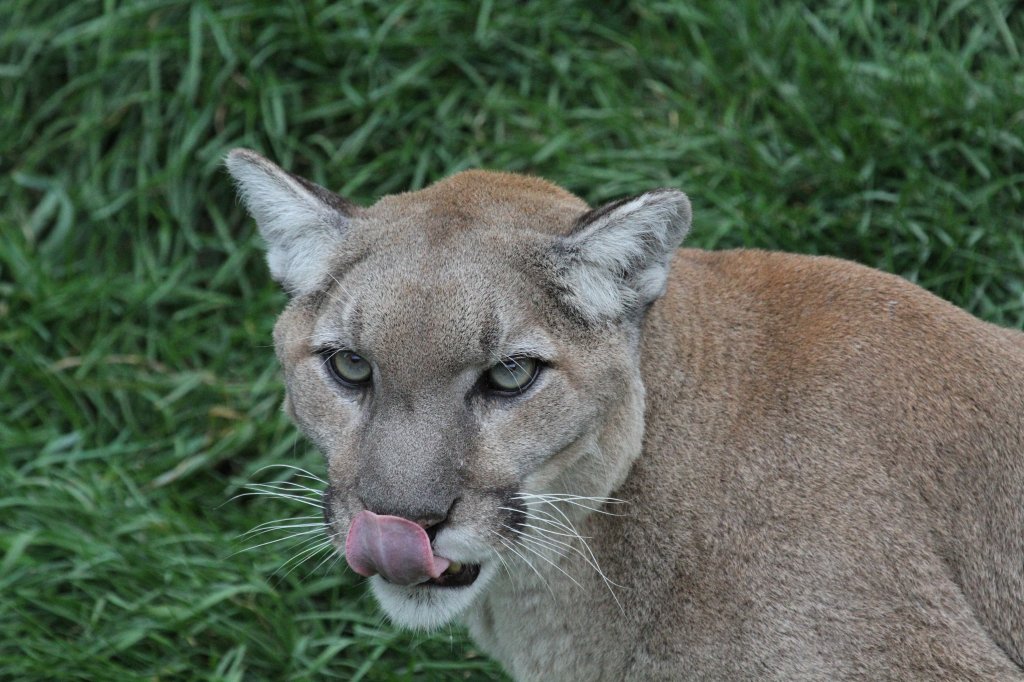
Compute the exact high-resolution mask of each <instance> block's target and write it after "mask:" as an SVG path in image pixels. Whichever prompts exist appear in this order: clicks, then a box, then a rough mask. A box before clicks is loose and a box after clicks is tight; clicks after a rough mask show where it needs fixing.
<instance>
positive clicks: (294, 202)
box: [225, 149, 360, 295]
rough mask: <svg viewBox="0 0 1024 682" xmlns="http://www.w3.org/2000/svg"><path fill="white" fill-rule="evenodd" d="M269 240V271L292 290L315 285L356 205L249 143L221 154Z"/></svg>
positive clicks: (303, 291) (305, 289)
mask: <svg viewBox="0 0 1024 682" xmlns="http://www.w3.org/2000/svg"><path fill="white" fill-rule="evenodd" d="M225 165H227V168H228V172H229V173H231V177H232V178H234V180H235V184H236V185H237V188H238V193H239V195H240V196H241V198H242V202H243V203H244V204H245V207H246V208H247V209H248V210H249V214H250V215H252V217H253V218H255V219H256V224H257V225H258V226H259V229H260V234H261V235H262V236H263V239H264V240H265V241H266V244H267V263H268V264H269V265H270V274H271V276H273V278H274V279H275V280H277V281H278V282H280V283H281V286H283V287H284V289H285V290H286V291H287V292H288V293H289V294H292V295H301V294H306V293H309V292H311V291H314V290H315V289H316V288H317V286H318V285H319V284H320V282H321V281H322V280H323V278H324V277H325V273H326V272H327V270H328V261H329V259H330V257H331V255H332V254H333V248H332V247H334V246H336V245H337V244H338V243H340V242H341V240H342V238H343V237H344V234H345V231H346V230H347V228H348V225H349V223H350V221H351V219H352V218H353V217H354V216H356V215H358V213H359V210H360V209H359V208H358V207H356V206H354V205H353V204H351V203H349V202H348V201H346V200H345V199H343V198H341V197H340V196H338V195H337V194H334V193H333V192H330V191H328V190H326V189H324V188H323V187H320V186H319V185H316V184H313V183H312V182H309V181H308V180H304V179H303V178H300V177H298V176H295V175H292V174H291V173H288V172H287V171H284V170H282V169H281V168H279V167H278V166H277V165H275V164H274V163H272V162H271V161H269V160H267V159H265V158H263V157H262V156H260V155H259V154H257V153H256V152H253V151H250V150H248V149H233V150H232V151H231V152H229V153H228V156H227V159H225Z"/></svg>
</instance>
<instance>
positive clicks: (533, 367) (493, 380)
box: [487, 356, 540, 393]
mask: <svg viewBox="0 0 1024 682" xmlns="http://www.w3.org/2000/svg"><path fill="white" fill-rule="evenodd" d="M538 369H540V363H539V362H537V359H536V358H527V357H522V356H520V357H515V358H505V359H504V360H502V361H501V362H499V363H498V364H496V365H494V366H493V367H491V368H490V369H489V370H487V383H488V384H489V385H490V388H491V390H493V391H500V392H502V393H510V392H517V393H521V392H522V391H524V390H526V388H527V387H528V386H529V385H530V384H532V383H533V380H534V379H536V378H537V370H538Z"/></svg>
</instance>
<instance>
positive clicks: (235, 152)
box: [224, 147, 267, 167]
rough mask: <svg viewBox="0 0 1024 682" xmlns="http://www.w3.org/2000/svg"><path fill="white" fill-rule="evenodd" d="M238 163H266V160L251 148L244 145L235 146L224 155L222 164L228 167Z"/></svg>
mask: <svg viewBox="0 0 1024 682" xmlns="http://www.w3.org/2000/svg"><path fill="white" fill-rule="evenodd" d="M240 163H267V160H266V159H265V158H263V157H262V156H260V155H259V154H257V153H256V152H254V151H253V150H251V149H246V148H245V147H235V148H234V149H232V150H231V151H229V152H228V153H227V154H226V155H225V156H224V164H225V165H226V166H228V167H231V166H235V165H238V164H240Z"/></svg>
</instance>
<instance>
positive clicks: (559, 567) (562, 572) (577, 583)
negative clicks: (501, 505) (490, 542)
mask: <svg viewBox="0 0 1024 682" xmlns="http://www.w3.org/2000/svg"><path fill="white" fill-rule="evenodd" d="M502 525H504V524H502ZM505 527H506V528H508V526H505ZM509 530H511V531H512V532H513V533H518V531H516V530H515V529H513V528H509ZM518 535H519V537H520V538H522V539H524V540H529V541H532V542H536V539H535V538H531V537H529V536H527V535H526V534H525V533H518ZM519 546H520V547H521V548H522V549H523V550H525V551H527V552H530V553H531V554H533V555H534V556H535V557H537V558H539V559H542V560H544V561H546V562H548V563H549V564H551V565H552V566H554V568H555V569H556V570H557V571H558V572H560V573H561V574H562V575H564V576H565V577H566V578H568V579H569V580H571V581H572V582H573V583H574V584H575V585H576V587H578V588H580V589H581V590H582V589H583V585H580V584H579V582H578V581H577V580H576V578H573V577H572V576H571V575H569V574H568V573H566V572H565V569H563V568H562V567H561V566H559V565H558V564H556V563H555V562H554V561H552V560H551V559H549V558H547V557H546V556H544V555H543V554H541V553H540V552H538V551H537V550H536V549H533V548H532V547H528V546H526V545H519ZM541 546H542V547H543V546H544V545H541ZM554 551H555V553H557V554H558V555H559V556H561V557H565V555H564V554H562V553H561V552H559V551H558V550H554Z"/></svg>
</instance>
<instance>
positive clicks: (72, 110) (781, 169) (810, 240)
mask: <svg viewBox="0 0 1024 682" xmlns="http://www.w3.org/2000/svg"><path fill="white" fill-rule="evenodd" d="M1022 51H1024V7H1022V6H1021V5H1020V3H1017V2H1013V1H1012V0H1006V1H998V0H971V1H964V0H960V1H956V2H937V1H935V0H923V1H921V2H913V3H911V2H872V1H870V0H857V1H854V0H822V1H819V2H809V1H808V2H767V1H752V0H750V1H738V2H656V1H651V2H640V1H635V2H613V3H588V2H570V1H568V0H535V1H533V2H528V3H514V4H512V3H498V2H493V0H483V2H480V3H478V4H477V3H465V2H458V1H456V0H430V1H428V2H424V1H420V2H412V1H409V2H382V1H379V0H365V1H354V2H335V3H331V2H323V1H317V0H308V1H299V0H281V1H280V2H274V3H262V2H255V1H254V0H239V1H237V2H229V3H213V2H194V3H189V2H182V1H177V0H137V1H134V2H118V1H116V0H103V1H102V2H100V1H80V2H70V3H68V2H55V1H53V0H0V231H2V232H0V349H2V362H0V451H2V459H0V679H10V680H37V679H61V680H71V679H82V680H129V679H147V680H163V679H203V680H242V679H247V680H263V679H266V680H303V679H344V680H358V679H366V680H411V679H426V680H431V679H501V676H500V673H499V672H498V670H497V668H496V667H495V666H493V664H490V663H489V662H487V661H486V660H484V659H483V658H482V657H481V656H480V655H479V654H477V653H475V652H474V651H473V649H472V645H470V644H468V643H467V642H466V641H465V639H464V635H463V634H462V633H461V632H459V631H457V630H448V631H443V632H441V633H439V634H436V635H433V636H429V637H428V636H425V635H422V634H409V633H400V632H395V631H393V630H392V629H391V628H390V627H388V626H387V624H386V623H384V622H383V621H382V619H381V617H380V615H379V613H378V612H377V611H376V610H375V607H374V605H373V603H372V600H371V599H369V598H368V597H367V596H366V595H365V592H364V589H363V586H362V585H360V584H359V581H358V580H356V579H355V577H354V576H353V575H352V574H351V573H349V572H347V571H345V570H342V568H341V566H338V565H334V566H331V567H329V568H324V567H321V568H318V569H315V568H314V567H315V565H316V563H318V561H312V562H307V563H304V564H302V565H300V566H299V567H298V568H297V569H296V570H294V571H292V572H291V573H288V574H287V576H284V575H283V574H284V573H285V571H278V569H279V567H281V566H282V564H285V562H286V561H287V560H288V559H289V558H290V557H292V556H293V554H294V552H295V551H297V550H296V549H295V548H289V547H288V546H287V545H288V543H277V544H271V545H267V546H265V547H261V548H259V549H257V550H255V551H252V552H246V553H242V554H235V555H232V552H235V551H237V550H238V549H241V548H243V547H245V546H247V545H252V544H256V543H255V542H252V541H250V542H248V543H247V542H245V541H242V540H239V538H238V536H239V534H241V533H242V532H244V531H246V530H248V529H249V528H251V527H253V526H255V525H256V524H258V523H262V522H266V521H271V520H274V519H280V518H287V517H290V516H295V515H300V514H304V513H306V512H305V511H304V509H308V508H302V507H300V506H299V505H297V504H294V505H289V504H285V503H282V502H281V501H280V500H273V499H269V498H262V497H248V498H242V499H240V500H236V501H234V502H230V503H227V504H225V501H226V500H228V499H229V498H231V497H232V496H233V495H235V494H237V493H238V492H239V491H240V490H241V485H242V484H244V483H245V482H246V481H251V480H269V479H273V478H278V479H279V478H285V479H287V478H289V476H288V475H287V474H288V471H287V470H280V471H277V472H273V471H262V472H260V471H259V469H260V468H261V467H263V466H265V465H268V464H273V463H288V464H297V465H300V466H304V467H306V468H308V469H310V470H311V471H313V472H315V473H322V464H321V463H320V460H319V456H318V455H317V454H316V453H315V452H313V451H312V450H311V448H310V447H309V446H307V445H306V444H305V443H303V442H302V441H301V440H300V439H299V438H298V436H297V435H296V432H295V430H294V429H293V428H292V427H291V426H289V425H288V424H287V423H286V421H285V419H284V417H283V416H282V415H281V414H280V412H279V410H278V406H279V402H280V399H281V385H280V381H279V378H278V370H277V366H276V362H275V360H274V358H273V353H272V350H271V348H270V343H271V341H270V331H271V327H272V324H273V320H274V317H275V314H276V313H277V311H278V310H279V309H280V308H281V307H282V305H283V303H284V296H283V295H282V294H281V293H279V292H278V290H277V288H276V287H275V286H274V284H273V283H272V282H271V281H270V279H269V277H268V275H267V272H266V270H265V267H264V264H263V261H262V254H261V252H260V249H259V244H258V242H257V240H256V238H255V235H254V226H253V224H252V223H251V221H249V220H248V219H246V218H245V217H244V215H243V214H242V211H241V210H240V208H239V206H238V204H237V202H236V200H235V198H234V196H233V192H232V188H231V186H230V182H229V181H228V178H227V177H226V176H225V174H224V172H223V171H222V169H221V159H222V157H223V156H224V153H225V152H226V151H227V150H228V149H229V148H231V147H234V146H239V145H244V146H248V147H252V148H255V149H257V150H260V151H262V152H264V153H265V154H267V155H268V156H270V157H271V158H273V159H275V160H277V161H278V162H279V163H280V164H282V165H283V166H285V167H286V168H290V169H292V170H294V171H296V172H298V173H301V174H304V175H306V176H308V177H310V178H312V179H314V180H316V181H317V182H319V183H321V184H324V185H326V186H327V187H330V188H332V189H336V190H339V191H340V192H342V193H343V194H345V195H347V196H349V197H350V198H352V199H354V200H357V201H360V202H370V201H372V200H373V199H374V198H375V197H377V196H379V195H381V194H384V193H389V192H395V191H399V190H404V189H409V188H418V187H422V186H424V185H425V184H428V183H429V182H431V181H433V180H435V179H438V178H440V177H442V176H444V175H446V174H448V173H451V172H453V171H456V170H459V169H463V168H468V167H473V166H483V167H488V168H497V169H510V170H515V171H524V172H530V173H535V174H539V175H543V176H545V177H548V178H550V179H552V180H554V181H556V182H558V183H560V184H562V185H565V186H567V187H568V188H570V189H571V190H573V191H575V192H577V193H579V194H580V195H581V196H584V197H585V198H587V199H588V200H590V201H591V202H599V201H602V200H605V199H609V198H613V197H616V196H620V195H623V194H627V193H632V192H638V191H642V190H644V189H647V188H650V187H655V186H673V187H680V188H683V189H685V190H686V191H687V192H689V194H690V196H691V198H692V200H693V203H694V209H695V216H696V219H695V227H694V231H693V233H692V238H691V240H690V243H691V244H692V245H697V246H701V247H706V248H726V247H735V246H751V247H764V248H772V249H785V250H790V251H798V252H805V253H821V254H832V255H836V256H841V257H845V258H850V259H853V260H857V261H860V262H863V263H867V264H870V265H873V266H876V267H879V268H882V269H885V270H888V271H891V272H895V273H898V274H900V275H903V276H905V277H907V278H909V279H911V280H913V281H916V282H919V283H920V284H922V285H923V286H925V287H927V288H929V289H931V290H932V291H934V292H936V293H938V294H939V295H941V296H944V297H946V298H948V299H950V300H952V301H954V302H956V303H957V304H958V305H961V306H963V307H965V308H967V309H968V310H970V311H971V312H973V313H975V314H977V315H979V316H981V317H983V318H985V319H988V320H991V321H993V322H996V323H999V324H1003V325H1009V326H1015V327H1021V326H1022V325H1024V211H1022V208H1024V202H1022V193H1024V68H1022V66H1024V64H1022ZM282 472H284V473H283V474H282ZM295 480H301V479H295ZM261 537H262V538H270V537H272V535H271V536H261ZM275 571H277V573H276V574H275Z"/></svg>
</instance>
